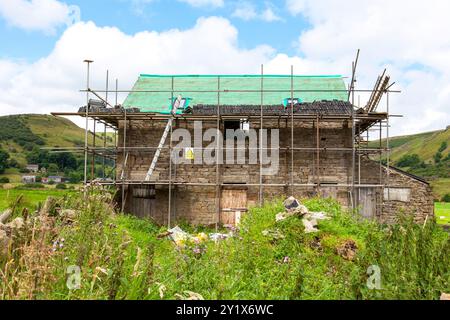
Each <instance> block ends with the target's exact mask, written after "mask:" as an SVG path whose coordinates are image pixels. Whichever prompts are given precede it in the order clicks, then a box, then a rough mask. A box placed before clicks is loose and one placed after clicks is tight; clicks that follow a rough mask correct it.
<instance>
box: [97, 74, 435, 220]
mask: <svg viewBox="0 0 450 320" xmlns="http://www.w3.org/2000/svg"><path fill="white" fill-rule="evenodd" d="M349 97H350V94H349V92H348V90H347V88H346V85H345V83H344V79H343V78H342V77H341V76H281V75H264V76H261V75H210V76H208V75H204V76H194V75H185V76H183V75H176V76H160V75H141V76H140V77H139V78H138V80H137V82H136V83H135V85H134V87H133V89H132V91H131V92H130V93H129V94H128V96H127V98H126V100H125V101H124V103H123V105H122V106H116V107H115V108H114V110H110V109H111V108H106V106H105V109H108V110H100V109H98V108H97V109H91V107H89V110H88V112H89V113H91V114H90V116H91V117H94V118H96V119H98V120H99V121H100V120H102V121H105V122H108V123H110V124H113V125H114V126H116V127H117V130H118V139H117V141H118V143H117V158H116V179H117V180H116V182H115V184H116V185H117V186H119V188H120V190H121V192H120V193H121V201H120V202H121V204H122V208H123V210H124V211H125V212H127V213H131V214H134V215H136V216H139V217H147V218H151V219H153V220H155V221H156V222H158V223H160V224H169V225H170V224H174V223H175V222H176V221H187V222H190V223H193V224H203V225H214V224H236V223H238V222H239V219H240V218H241V217H242V215H245V214H246V212H247V210H248V208H250V207H251V206H254V205H258V204H260V203H262V202H263V201H266V200H270V199H273V198H277V197H285V196H288V195H294V196H296V197H298V198H302V197H311V196H316V195H320V196H324V197H333V198H336V199H337V200H338V201H339V202H340V203H341V204H342V205H343V206H345V207H348V208H355V209H356V208H357V209H358V210H359V212H360V214H361V215H363V216H364V217H367V218H370V219H377V220H379V221H381V222H387V223H391V222H394V221H395V219H396V216H397V214H398V212H400V211H404V212H407V213H409V214H411V215H414V217H415V219H416V221H417V222H422V221H424V219H427V217H428V219H430V218H433V201H432V195H431V190H430V187H429V185H428V183H427V182H426V181H424V180H423V179H421V178H419V177H415V176H412V175H410V174H407V173H405V172H403V171H400V170H398V169H396V168H393V167H391V166H385V165H382V162H381V159H382V158H383V157H386V155H387V154H388V152H389V150H388V146H386V145H382V144H381V139H380V146H379V148H369V146H368V136H369V135H368V130H374V128H375V129H377V128H379V130H380V132H381V130H384V128H385V127H386V124H387V125H388V124H389V123H388V120H389V114H388V113H386V112H376V111H373V110H370V108H357V107H356V106H354V105H353V104H352V103H351V101H350V100H351V99H349ZM380 138H381V134H380Z"/></svg>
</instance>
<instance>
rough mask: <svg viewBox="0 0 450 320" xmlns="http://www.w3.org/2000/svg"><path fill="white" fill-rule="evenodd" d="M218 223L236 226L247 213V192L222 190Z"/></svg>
mask: <svg viewBox="0 0 450 320" xmlns="http://www.w3.org/2000/svg"><path fill="white" fill-rule="evenodd" d="M220 207H221V210H222V211H221V214H220V223H221V224H223V225H233V226H234V225H236V224H238V223H239V222H240V219H241V215H242V214H244V213H245V212H247V190H222V199H221V206H220Z"/></svg>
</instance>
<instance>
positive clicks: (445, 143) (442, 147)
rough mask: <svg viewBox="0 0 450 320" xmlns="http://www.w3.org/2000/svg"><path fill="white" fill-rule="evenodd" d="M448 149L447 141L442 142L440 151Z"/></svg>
mask: <svg viewBox="0 0 450 320" xmlns="http://www.w3.org/2000/svg"><path fill="white" fill-rule="evenodd" d="M445 149H447V141H444V142H442V144H441V146H440V147H439V150H438V152H440V153H442V152H444V151H445Z"/></svg>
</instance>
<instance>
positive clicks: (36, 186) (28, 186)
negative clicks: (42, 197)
mask: <svg viewBox="0 0 450 320" xmlns="http://www.w3.org/2000/svg"><path fill="white" fill-rule="evenodd" d="M16 189H19V190H20V189H45V186H44V185H43V184H42V183H29V184H22V185H20V186H17V187H16Z"/></svg>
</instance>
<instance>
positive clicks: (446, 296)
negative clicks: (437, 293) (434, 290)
mask: <svg viewBox="0 0 450 320" xmlns="http://www.w3.org/2000/svg"><path fill="white" fill-rule="evenodd" d="M441 300H450V294H448V293H442V294H441Z"/></svg>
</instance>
